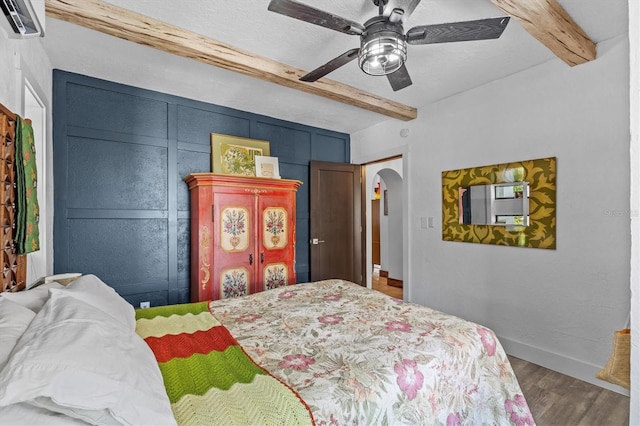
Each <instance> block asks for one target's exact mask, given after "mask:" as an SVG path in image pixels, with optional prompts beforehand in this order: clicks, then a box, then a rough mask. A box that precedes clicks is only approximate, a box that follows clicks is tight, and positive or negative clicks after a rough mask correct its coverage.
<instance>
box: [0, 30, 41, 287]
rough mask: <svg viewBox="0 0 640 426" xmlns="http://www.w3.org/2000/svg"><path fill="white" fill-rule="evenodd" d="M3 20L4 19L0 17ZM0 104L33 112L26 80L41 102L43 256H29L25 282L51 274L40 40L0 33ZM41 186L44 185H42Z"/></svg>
mask: <svg viewBox="0 0 640 426" xmlns="http://www.w3.org/2000/svg"><path fill="white" fill-rule="evenodd" d="M2 19H4V18H2ZM0 76H1V77H0V103H2V104H4V105H5V106H6V107H7V108H9V109H10V110H11V111H13V112H15V113H17V114H19V115H21V116H22V117H25V118H30V117H29V115H28V114H25V111H27V110H31V111H33V106H32V105H30V104H29V103H28V101H25V96H24V85H25V81H28V83H29V84H30V86H31V88H32V89H33V92H35V94H36V95H37V97H38V98H39V100H40V101H42V103H43V106H44V108H45V109H46V111H47V112H46V117H44V119H42V120H40V119H38V120H34V126H35V125H36V124H35V123H36V122H40V123H42V122H44V125H45V127H46V128H44V129H42V132H43V133H44V134H45V135H46V141H44V145H43V146H42V147H40V146H36V155H37V156H39V157H40V156H42V159H43V160H44V164H45V166H44V170H38V174H39V179H38V180H39V184H40V186H39V188H38V189H39V195H46V197H45V199H44V203H43V202H40V211H41V213H42V214H41V217H40V244H41V247H43V253H37V254H36V255H30V256H29V257H28V266H27V275H28V279H27V282H30V281H31V280H34V279H35V278H37V277H38V276H40V275H44V274H45V273H46V274H51V273H52V272H53V244H51V243H52V242H53V157H52V153H53V151H52V137H51V97H52V66H51V63H50V61H49V58H48V57H47V54H46V53H45V50H44V48H43V47H42V40H41V39H39V38H37V39H26V40H20V39H8V38H7V37H6V33H5V32H4V31H3V30H0ZM43 183H44V185H43Z"/></svg>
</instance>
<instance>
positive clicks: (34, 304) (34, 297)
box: [0, 281, 64, 314]
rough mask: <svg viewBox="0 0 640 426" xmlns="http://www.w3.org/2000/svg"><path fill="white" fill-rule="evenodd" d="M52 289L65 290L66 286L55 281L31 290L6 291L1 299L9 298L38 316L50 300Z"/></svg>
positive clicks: (1, 295)
mask: <svg viewBox="0 0 640 426" xmlns="http://www.w3.org/2000/svg"><path fill="white" fill-rule="evenodd" d="M52 288H64V286H63V285H61V284H59V283H57V282H55V281H53V282H50V283H46V284H42V285H41V286H38V287H36V288H32V289H31V290H25V291H17V292H15V293H12V292H9V291H5V292H2V293H0V298H7V299H9V300H11V301H12V302H15V303H17V304H19V305H22V306H24V307H25V308H29V309H31V310H32V311H33V312H35V313H36V314H37V313H38V312H39V311H40V309H42V307H43V306H44V304H45V303H46V302H47V300H48V299H49V289H52Z"/></svg>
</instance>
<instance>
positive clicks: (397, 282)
mask: <svg viewBox="0 0 640 426" xmlns="http://www.w3.org/2000/svg"><path fill="white" fill-rule="evenodd" d="M387 285H390V286H391V287H397V288H402V280H397V279H395V278H387Z"/></svg>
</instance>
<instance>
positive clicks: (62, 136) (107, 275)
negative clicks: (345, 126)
mask: <svg viewBox="0 0 640 426" xmlns="http://www.w3.org/2000/svg"><path fill="white" fill-rule="evenodd" d="M53 90H54V93H53V132H54V134H53V156H54V157H53V158H54V160H53V161H54V165H53V168H54V199H55V201H54V210H55V212H54V238H53V239H54V271H55V273H63V272H82V273H85V274H90V273H91V274H95V275H97V276H98V277H100V278H101V279H102V280H103V281H105V282H106V283H107V284H109V285H111V286H112V287H114V288H115V289H116V291H118V293H120V295H122V296H123V297H124V298H125V299H127V300H128V301H129V302H131V303H132V304H133V305H134V306H138V305H139V303H140V302H141V301H147V300H148V301H151V305H152V306H157V305H166V304H175V303H185V302H188V301H189V191H188V189H187V185H186V184H185V183H184V182H183V180H182V179H183V178H184V177H185V176H186V175H188V174H189V173H194V172H209V171H211V143H210V133H221V134H227V135H233V136H241V137H247V138H253V139H262V140H268V141H269V142H270V148H271V155H272V156H274V157H278V158H279V163H280V174H281V176H282V177H283V178H286V179H297V180H300V181H302V182H303V184H302V186H301V187H300V188H299V190H298V193H297V211H296V215H297V239H296V273H297V278H298V282H305V281H308V280H309V161H311V160H321V161H333V162H349V143H350V141H349V135H347V134H344V133H338V132H333V131H330V130H323V129H319V128H315V127H310V126H304V125H301V124H296V123H291V122H287V121H283V120H277V119H274V118H271V117H266V116H262V115H257V114H251V113H248V112H243V111H238V110H234V109H230V108H225V107H221V106H217V105H213V104H207V103H203V102H198V101H194V100H190V99H185V98H181V97H177V96H172V95H167V94H164V93H159V92H154V91H149V90H144V89H140V88H136V87H131V86H125V85H122V84H117V83H113V82H108V81H104V80H99V79H95V78H91V77H87V76H83V75H79V74H73V73H68V72H65V71H60V70H54V72H53ZM313 113H318V112H313Z"/></svg>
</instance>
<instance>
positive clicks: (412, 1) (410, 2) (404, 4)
mask: <svg viewBox="0 0 640 426" xmlns="http://www.w3.org/2000/svg"><path fill="white" fill-rule="evenodd" d="M419 3H420V0H389V3H387V5H386V6H385V7H384V16H388V17H389V18H390V19H392V20H394V21H395V22H397V19H396V18H393V17H394V15H395V13H394V10H396V9H400V10H402V11H403V13H402V15H400V16H399V18H400V19H399V20H401V21H403V22H404V21H406V20H407V18H409V16H411V14H412V13H413V11H414V10H416V7H417V6H418V4H419Z"/></svg>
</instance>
